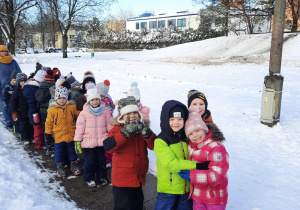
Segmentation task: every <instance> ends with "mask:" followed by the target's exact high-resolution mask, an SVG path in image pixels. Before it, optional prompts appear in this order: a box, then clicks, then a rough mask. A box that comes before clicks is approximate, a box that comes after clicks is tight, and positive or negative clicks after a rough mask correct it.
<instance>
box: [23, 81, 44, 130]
mask: <svg viewBox="0 0 300 210" xmlns="http://www.w3.org/2000/svg"><path fill="white" fill-rule="evenodd" d="M39 87H40V84H39V83H38V82H36V81H29V82H27V83H26V84H25V85H24V87H23V96H24V97H25V99H26V102H27V104H28V108H29V110H28V117H29V121H30V124H31V125H36V123H35V122H34V121H33V114H35V113H39V108H38V103H37V101H36V99H35V92H36V91H37V90H38V89H39Z"/></svg>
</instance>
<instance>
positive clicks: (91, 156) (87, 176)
mask: <svg viewBox="0 0 300 210" xmlns="http://www.w3.org/2000/svg"><path fill="white" fill-rule="evenodd" d="M82 151H83V158H84V181H86V182H89V181H91V180H94V179H95V174H97V178H98V179H99V180H100V179H106V158H105V155H104V153H105V150H104V147H95V148H83V149H82Z"/></svg>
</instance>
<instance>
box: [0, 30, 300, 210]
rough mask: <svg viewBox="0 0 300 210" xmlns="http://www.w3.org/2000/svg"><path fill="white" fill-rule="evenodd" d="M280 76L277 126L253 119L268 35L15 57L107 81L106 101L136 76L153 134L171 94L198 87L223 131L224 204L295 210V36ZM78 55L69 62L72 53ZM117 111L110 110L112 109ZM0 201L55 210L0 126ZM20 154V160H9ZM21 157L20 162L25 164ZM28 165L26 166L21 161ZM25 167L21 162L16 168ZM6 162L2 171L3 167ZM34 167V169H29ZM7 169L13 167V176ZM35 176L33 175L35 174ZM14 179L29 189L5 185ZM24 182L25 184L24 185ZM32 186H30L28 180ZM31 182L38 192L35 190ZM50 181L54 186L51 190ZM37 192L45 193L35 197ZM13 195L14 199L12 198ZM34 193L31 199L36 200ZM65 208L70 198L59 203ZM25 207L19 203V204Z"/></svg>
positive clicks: (298, 70)
mask: <svg viewBox="0 0 300 210" xmlns="http://www.w3.org/2000/svg"><path fill="white" fill-rule="evenodd" d="M285 38H286V39H287V40H286V41H285V43H284V46H283V61H282V65H283V66H282V75H283V76H284V84H283V97H282V109H281V119H280V123H279V124H278V125H277V126H274V127H273V128H269V127H267V126H265V125H262V124H261V123H260V109H261V97H262V96H261V91H262V89H263V80H264V76H266V75H267V74H268V69H269V66H268V65H269V63H268V61H269V57H270V55H269V50H270V45H271V34H262V35H247V36H240V37H219V38H215V39H209V40H204V41H199V42H194V43H187V44H181V45H177V46H172V47H169V48H164V49H158V50H144V51H139V52H132V51H131V52H99V53H95V57H94V58H93V59H91V57H90V53H69V54H68V56H69V58H68V59H62V58H61V57H62V55H61V54H37V55H18V57H17V58H16V59H17V60H18V61H19V62H20V63H22V61H24V60H27V62H28V63H29V64H25V63H26V62H25V63H24V64H20V66H21V69H22V70H23V71H24V72H25V73H27V74H29V73H30V72H33V71H34V70H35V64H33V63H31V61H32V60H36V59H37V60H39V61H40V62H41V63H42V64H43V65H45V66H50V67H58V68H59V69H60V70H61V72H62V74H64V75H66V74H67V73H69V72H73V75H74V76H75V77H76V78H77V80H79V81H82V77H83V73H84V72H85V71H87V70H91V71H92V72H93V73H94V75H95V77H96V81H97V82H100V81H103V80H104V79H109V80H110V81H111V88H110V95H111V96H112V97H113V99H119V98H121V97H124V96H125V94H124V93H123V92H125V91H127V90H128V89H129V88H130V83H131V82H133V81H137V82H138V83H139V88H140V92H141V101H142V103H143V105H146V106H149V107H150V109H151V113H150V118H151V128H152V129H153V131H154V132H156V133H159V132H160V125H159V118H160V111H161V107H162V105H163V103H164V102H165V101H166V100H170V99H176V100H179V101H181V102H183V103H185V104H186V101H187V97H186V95H187V93H188V91H189V90H190V89H198V90H200V91H202V92H203V93H205V95H206V97H207V99H208V109H209V110H211V112H212V117H213V120H214V122H215V123H216V124H217V125H218V126H219V127H220V129H221V130H222V131H223V132H224V135H225V137H226V139H227V141H226V142H225V147H226V148H227V150H228V153H229V156H230V169H229V173H228V176H229V200H228V205H227V209H234V210H250V209H251V210H260V209H261V210H282V209H293V210H294V209H295V210H296V209H300V203H299V197H300V179H299V178H298V176H299V174H300V162H299V161H298V160H300V153H299V148H300V142H299V139H300V132H299V130H298V128H299V127H300V112H299V107H300V90H299V81H300V53H299V48H300V35H298V36H295V35H294V34H285ZM75 55H80V56H81V58H78V59H76V58H75V57H74V56H75ZM115 115H116V112H115ZM0 132H1V133H3V135H2V136H1V137H0V138H1V140H0V145H1V147H0V192H1V194H2V195H5V196H1V197H0V205H1V206H6V207H7V209H10V208H9V207H10V206H11V205H12V204H13V203H16V204H20V203H22V202H24V197H26V201H27V202H29V204H28V205H27V206H25V209H31V208H32V207H36V208H38V209H57V203H58V202H62V201H61V200H60V199H58V198H55V196H54V195H53V191H52V190H50V191H49V190H47V188H46V187H45V188H41V186H44V184H45V183H43V182H42V181H41V178H40V177H43V178H42V179H45V178H46V177H45V176H46V175H45V174H44V173H41V172H39V170H38V169H36V167H35V165H34V164H33V163H32V161H31V160H30V158H29V157H28V156H27V155H26V154H25V153H24V152H23V149H22V147H21V146H20V145H14V143H16V141H15V140H10V138H11V137H12V135H11V134H9V133H7V131H6V130H5V129H3V128H2V127H0ZM19 153H21V154H22V159H19V158H16V157H18V154H19ZM149 157H150V171H151V173H153V174H155V173H156V165H155V161H156V158H155V155H154V154H153V152H151V151H150V152H149ZM24 162H25V163H24ZM28 163H29V164H28ZM24 164H26V167H23V165H24ZM7 165H9V170H5V168H7ZM30 170H33V171H34V172H32V173H28V171H30ZM11 171H18V174H19V175H18V176H15V174H14V173H12V172H11ZM35 178H36V179H35ZM6 183H15V184H16V185H18V186H19V188H25V185H26V187H27V188H26V189H29V191H30V193H29V192H28V193H26V192H22V194H21V192H19V191H17V190H15V189H13V188H9V187H7V186H6ZM25 183H26V184H25ZM33 183H34V184H33ZM36 185H38V186H39V187H40V188H41V189H39V190H38V188H36V187H34V186H36ZM55 186H57V185H55V183H54V188H55ZM39 194H41V195H43V196H50V197H51V198H53V200H52V202H50V201H49V202H42V201H41V199H40V198H39V196H38V195H39ZM11 195H14V196H11ZM35 196H36V197H35ZM64 202H65V203H64V205H65V207H66V208H71V207H70V206H73V207H74V203H69V202H68V201H64ZM23 209H24V208H23Z"/></svg>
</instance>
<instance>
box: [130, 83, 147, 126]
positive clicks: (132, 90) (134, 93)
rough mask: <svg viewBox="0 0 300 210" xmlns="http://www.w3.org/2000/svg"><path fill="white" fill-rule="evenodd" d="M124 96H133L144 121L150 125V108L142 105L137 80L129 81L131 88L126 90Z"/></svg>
mask: <svg viewBox="0 0 300 210" xmlns="http://www.w3.org/2000/svg"><path fill="white" fill-rule="evenodd" d="M126 97H134V98H135V100H136V102H137V103H138V106H139V110H140V112H141V113H142V115H143V119H144V123H145V124H147V125H148V126H149V127H150V115H149V114H150V108H149V107H148V106H143V105H142V103H141V94H140V90H139V88H138V83H137V82H132V83H131V88H130V89H129V90H128V91H127V92H126Z"/></svg>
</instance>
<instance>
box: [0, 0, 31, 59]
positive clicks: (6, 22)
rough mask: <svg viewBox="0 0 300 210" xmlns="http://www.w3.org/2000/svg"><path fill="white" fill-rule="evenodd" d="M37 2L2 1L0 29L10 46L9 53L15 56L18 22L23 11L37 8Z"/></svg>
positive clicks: (0, 5) (28, 0) (27, 0)
mask: <svg viewBox="0 0 300 210" xmlns="http://www.w3.org/2000/svg"><path fill="white" fill-rule="evenodd" d="M36 4H37V1H36V0H23V1H22V0H20V1H16V0H1V1H0V7H1V8H2V9H4V11H1V12H0V27H1V30H2V32H3V33H4V35H5V37H6V39H7V42H8V44H9V51H10V52H11V53H12V54H15V39H16V37H15V34H16V27H17V25H18V21H19V19H20V16H21V14H22V12H23V11H25V10H27V9H29V8H31V7H33V6H35V5H36Z"/></svg>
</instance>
